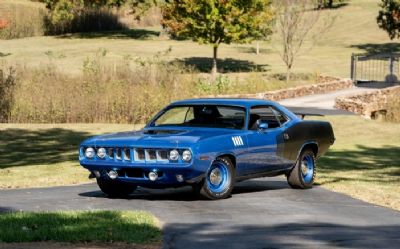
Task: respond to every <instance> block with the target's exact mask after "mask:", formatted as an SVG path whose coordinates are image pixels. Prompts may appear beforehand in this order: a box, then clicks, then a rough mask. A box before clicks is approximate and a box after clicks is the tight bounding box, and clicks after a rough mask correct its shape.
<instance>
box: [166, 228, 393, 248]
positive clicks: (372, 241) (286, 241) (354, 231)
mask: <svg viewBox="0 0 400 249" xmlns="http://www.w3.org/2000/svg"><path fill="white" fill-rule="evenodd" d="M164 231H165V234H164V248H191V249H196V248H226V247H227V246H228V245H229V247H230V248H360V249H361V248H398V247H397V246H398V245H399V243H400V237H399V236H398V235H399V233H400V226H398V225H387V226H386V225H385V226H382V225H380V226H379V225H365V226H356V225H340V224H334V223H318V222H310V223H282V224H277V225H270V226H269V225H265V226H260V225H236V226H231V225H229V223H226V224H224V225H221V223H197V224H181V223H172V224H167V225H166V226H165V227H164Z"/></svg>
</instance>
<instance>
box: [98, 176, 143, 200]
mask: <svg viewBox="0 0 400 249" xmlns="http://www.w3.org/2000/svg"><path fill="white" fill-rule="evenodd" d="M96 180H97V185H99V188H100V190H101V191H102V192H103V193H104V194H106V195H107V196H108V197H112V198H113V197H127V196H128V195H130V194H131V193H132V192H133V191H135V190H136V188H137V186H136V185H132V184H127V183H123V182H119V181H116V180H111V179H105V178H97V179H96Z"/></svg>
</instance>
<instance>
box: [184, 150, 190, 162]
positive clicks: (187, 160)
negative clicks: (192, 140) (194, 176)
mask: <svg viewBox="0 0 400 249" xmlns="http://www.w3.org/2000/svg"><path fill="white" fill-rule="evenodd" d="M182 160H183V161H185V162H189V161H190V160H192V152H190V150H185V151H183V153H182Z"/></svg>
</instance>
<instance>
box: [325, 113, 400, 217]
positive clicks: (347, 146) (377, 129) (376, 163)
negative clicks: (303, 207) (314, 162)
mask: <svg viewBox="0 0 400 249" xmlns="http://www.w3.org/2000/svg"><path fill="white" fill-rule="evenodd" d="M324 119H327V120H329V121H330V122H331V123H332V125H333V128H334V131H335V136H336V142H335V144H334V145H333V147H332V148H331V149H330V150H329V152H328V153H327V154H326V155H325V156H324V157H322V158H321V160H320V161H319V164H318V166H319V168H318V171H317V172H318V173H317V184H320V185H322V186H323V187H324V188H327V189H330V190H333V191H336V192H341V193H345V194H347V195H350V196H352V197H354V198H358V199H361V200H363V201H366V202H370V203H374V204H377V205H381V206H386V207H390V208H393V209H396V210H400V192H399V189H400V124H395V123H383V122H377V121H371V120H365V119H363V118H360V117H356V116H330V117H329V116H328V117H326V118H324Z"/></svg>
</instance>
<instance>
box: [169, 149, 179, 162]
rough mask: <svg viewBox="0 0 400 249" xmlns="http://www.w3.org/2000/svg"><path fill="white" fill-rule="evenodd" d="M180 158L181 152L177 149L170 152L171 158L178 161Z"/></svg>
mask: <svg viewBox="0 0 400 249" xmlns="http://www.w3.org/2000/svg"><path fill="white" fill-rule="evenodd" d="M178 159H179V152H178V151H177V150H171V151H170V152H169V160H171V161H178Z"/></svg>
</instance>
